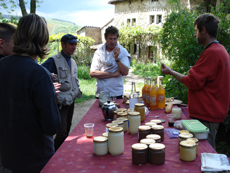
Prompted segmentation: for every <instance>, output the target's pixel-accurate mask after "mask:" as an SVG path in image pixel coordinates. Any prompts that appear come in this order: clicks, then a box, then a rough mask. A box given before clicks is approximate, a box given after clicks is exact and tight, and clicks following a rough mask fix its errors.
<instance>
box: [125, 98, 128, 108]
mask: <svg viewBox="0 0 230 173" xmlns="http://www.w3.org/2000/svg"><path fill="white" fill-rule="evenodd" d="M125 108H126V109H129V100H127V101H126V102H125Z"/></svg>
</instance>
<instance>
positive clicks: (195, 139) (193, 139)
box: [186, 138, 198, 143]
mask: <svg viewBox="0 0 230 173" xmlns="http://www.w3.org/2000/svg"><path fill="white" fill-rule="evenodd" d="M186 141H193V142H195V143H197V142H198V139H197V138H188V139H186Z"/></svg>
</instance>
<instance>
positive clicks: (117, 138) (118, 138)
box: [108, 127, 124, 155]
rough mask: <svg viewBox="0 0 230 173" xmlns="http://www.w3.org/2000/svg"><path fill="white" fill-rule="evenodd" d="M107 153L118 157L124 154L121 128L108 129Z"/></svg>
mask: <svg viewBox="0 0 230 173" xmlns="http://www.w3.org/2000/svg"><path fill="white" fill-rule="evenodd" d="M108 139H109V153H110V154H111V155H120V154H122V153H123V152H124V132H123V128H122V127H111V128H109V138H108Z"/></svg>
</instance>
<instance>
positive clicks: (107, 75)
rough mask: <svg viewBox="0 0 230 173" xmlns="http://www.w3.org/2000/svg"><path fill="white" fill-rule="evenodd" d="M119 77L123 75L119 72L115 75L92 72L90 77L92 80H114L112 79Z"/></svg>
mask: <svg viewBox="0 0 230 173" xmlns="http://www.w3.org/2000/svg"><path fill="white" fill-rule="evenodd" d="M119 75H122V74H121V73H120V71H119V70H117V71H115V72H114V73H109V72H103V71H97V70H95V71H90V76H91V77H92V78H98V79H106V78H112V77H117V76H119Z"/></svg>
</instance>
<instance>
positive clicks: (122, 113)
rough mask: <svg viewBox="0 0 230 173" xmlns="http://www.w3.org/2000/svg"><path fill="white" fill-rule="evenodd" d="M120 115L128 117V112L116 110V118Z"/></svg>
mask: <svg viewBox="0 0 230 173" xmlns="http://www.w3.org/2000/svg"><path fill="white" fill-rule="evenodd" d="M120 117H125V118H128V113H127V112H118V113H117V118H120Z"/></svg>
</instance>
